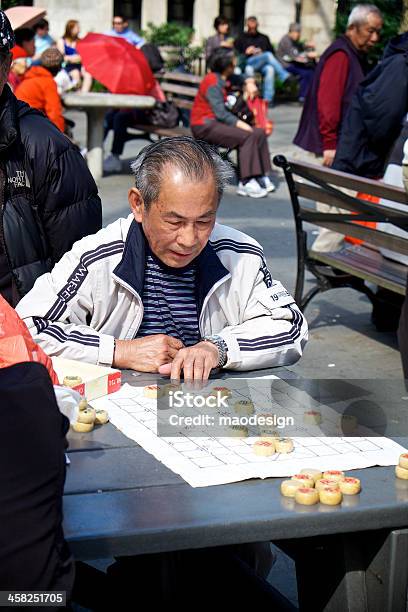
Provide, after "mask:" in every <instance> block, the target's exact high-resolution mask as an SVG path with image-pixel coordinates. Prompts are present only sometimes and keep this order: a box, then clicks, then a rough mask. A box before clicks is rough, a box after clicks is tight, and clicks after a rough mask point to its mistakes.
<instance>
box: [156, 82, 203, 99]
mask: <svg viewBox="0 0 408 612" xmlns="http://www.w3.org/2000/svg"><path fill="white" fill-rule="evenodd" d="M160 85H161V88H162V90H163V91H164V92H165V93H174V94H179V95H182V96H188V97H189V98H193V99H194V98H195V97H196V95H197V92H198V88H197V87H184V85H178V84H177V83H161V84H160Z"/></svg>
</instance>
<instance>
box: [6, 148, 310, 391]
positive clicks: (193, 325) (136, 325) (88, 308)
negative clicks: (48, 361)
mask: <svg viewBox="0 0 408 612" xmlns="http://www.w3.org/2000/svg"><path fill="white" fill-rule="evenodd" d="M132 168H133V171H134V174H135V182H136V186H135V187H133V188H132V189H130V191H129V203H130V208H131V210H132V214H131V215H130V217H128V218H127V219H119V220H118V221H116V222H114V223H113V224H112V225H110V226H108V227H107V228H105V229H103V230H101V231H100V232H98V233H97V234H96V235H94V236H89V237H87V238H85V239H83V240H81V241H80V242H78V243H76V244H75V245H74V247H73V249H72V250H71V252H70V253H67V254H66V255H65V256H64V257H63V258H62V259H61V261H60V262H59V263H58V264H57V265H56V266H55V268H54V270H53V271H52V272H51V273H50V274H45V275H43V276H42V278H41V279H39V280H38V281H37V283H36V285H35V287H34V288H33V290H32V291H31V292H30V294H29V295H28V296H27V297H26V298H25V299H24V300H22V301H21V302H20V304H19V308H18V312H19V314H20V316H21V317H23V318H24V319H25V321H26V323H27V325H28V326H29V329H30V330H31V333H32V335H33V336H34V338H35V340H36V341H37V342H38V343H39V344H40V345H41V346H42V347H43V348H44V350H45V351H46V352H47V353H48V354H50V355H62V356H64V357H68V358H73V359H79V360H83V361H87V362H93V363H99V364H104V365H113V366H115V367H118V368H131V369H134V370H140V371H145V372H157V371H159V372H160V373H162V374H170V375H171V377H172V378H175V379H177V378H179V377H180V374H181V371H183V373H184V378H185V379H189V380H203V379H204V380H205V379H207V378H208V376H209V373H210V371H211V369H212V368H217V367H226V368H231V369H236V370H249V369H253V368H266V367H271V366H280V365H288V364H293V363H295V362H296V361H297V360H298V359H299V357H300V356H301V354H302V348H303V345H304V344H305V342H306V339H307V324H306V321H305V319H304V317H303V315H302V314H301V313H300V311H299V309H298V308H297V306H296V304H295V303H294V300H293V298H292V297H291V296H290V295H289V293H288V292H287V291H286V290H285V289H284V287H283V286H282V285H281V283H280V282H279V281H276V280H272V277H271V275H270V273H269V271H268V268H267V266H266V263H265V259H264V255H263V251H262V248H261V247H260V246H259V244H258V243H257V242H255V240H253V239H252V238H250V237H249V236H246V235H245V234H242V233H241V232H239V231H237V230H234V229H232V228H230V227H226V226H222V225H219V224H217V223H216V222H215V217H216V212H217V207H218V204H219V202H220V199H221V196H222V193H223V189H224V186H225V184H226V182H227V180H228V179H229V178H230V175H231V170H230V167H229V166H228V165H227V164H226V163H225V162H224V161H223V160H222V159H221V157H220V156H219V155H218V153H216V152H215V151H214V149H213V148H212V147H211V146H210V145H208V144H207V143H204V142H202V141H196V140H194V139H192V138H187V137H179V138H172V139H166V140H162V141H160V142H158V143H154V144H152V145H149V146H148V147H146V148H145V149H143V151H142V152H141V153H140V154H139V156H138V157H137V159H136V161H135V162H134V164H133V166H132Z"/></svg>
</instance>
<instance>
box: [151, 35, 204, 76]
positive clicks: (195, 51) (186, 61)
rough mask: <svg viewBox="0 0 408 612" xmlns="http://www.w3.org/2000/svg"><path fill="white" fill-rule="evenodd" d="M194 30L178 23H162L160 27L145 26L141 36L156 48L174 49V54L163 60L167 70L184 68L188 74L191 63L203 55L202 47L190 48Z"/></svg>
mask: <svg viewBox="0 0 408 612" xmlns="http://www.w3.org/2000/svg"><path fill="white" fill-rule="evenodd" d="M193 34H194V29H193V28H189V27H187V26H183V25H179V24H178V23H163V24H161V25H158V26H156V25H154V24H153V23H148V24H147V30H144V31H143V32H142V36H143V37H144V38H145V39H146V40H147V41H148V42H150V43H153V44H154V45H157V46H158V47H174V50H175V53H168V54H167V57H166V58H165V66H166V69H167V70H173V69H174V68H177V67H178V66H180V65H181V66H184V67H185V69H186V70H187V71H188V72H192V67H193V63H194V61H195V60H196V59H198V58H199V57H200V56H201V55H202V54H203V50H204V49H203V47H202V46H197V45H195V46H191V45H190V43H191V39H192V37H193Z"/></svg>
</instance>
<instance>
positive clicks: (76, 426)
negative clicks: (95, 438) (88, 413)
mask: <svg viewBox="0 0 408 612" xmlns="http://www.w3.org/2000/svg"><path fill="white" fill-rule="evenodd" d="M71 427H72V429H73V430H74V431H77V432H78V433H88V432H90V431H92V430H93V428H94V424H93V423H79V422H78V421H77V422H76V423H73V424H72V425H71Z"/></svg>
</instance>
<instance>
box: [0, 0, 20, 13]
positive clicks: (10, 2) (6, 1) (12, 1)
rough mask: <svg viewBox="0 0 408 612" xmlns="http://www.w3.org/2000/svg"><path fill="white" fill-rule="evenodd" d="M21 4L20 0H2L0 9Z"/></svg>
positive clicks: (4, 9)
mask: <svg viewBox="0 0 408 612" xmlns="http://www.w3.org/2000/svg"><path fill="white" fill-rule="evenodd" d="M21 4H23V3H22V2H20V1H19V0H3V2H1V10H2V11H7V9H9V8H11V7H13V6H20V5H21Z"/></svg>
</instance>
